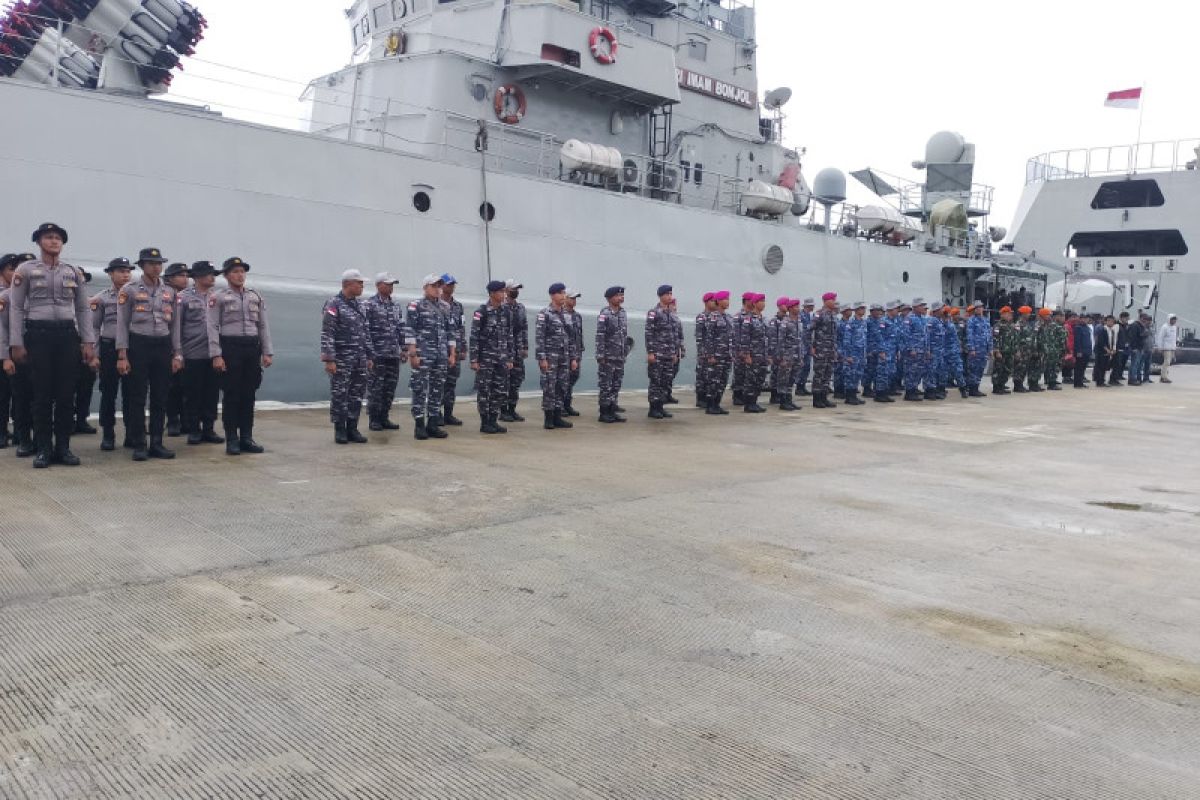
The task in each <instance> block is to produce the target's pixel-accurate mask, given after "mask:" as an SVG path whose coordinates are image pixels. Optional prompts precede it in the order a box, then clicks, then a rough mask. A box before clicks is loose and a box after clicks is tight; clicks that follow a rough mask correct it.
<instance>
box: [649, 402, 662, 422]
mask: <svg viewBox="0 0 1200 800" xmlns="http://www.w3.org/2000/svg"><path fill="white" fill-rule="evenodd" d="M646 416H647V417H649V418H650V419H666V418H667V417H666V414H664V413H663V410H662V404H661V403H651V404H650V413H648V414H647V415H646Z"/></svg>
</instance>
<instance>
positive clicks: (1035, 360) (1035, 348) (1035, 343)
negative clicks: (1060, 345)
mask: <svg viewBox="0 0 1200 800" xmlns="http://www.w3.org/2000/svg"><path fill="white" fill-rule="evenodd" d="M1031 310H1032V309H1031ZM1043 311H1044V312H1045V313H1044V314H1043V313H1042V312H1043ZM1049 321H1050V309H1048V308H1040V309H1038V312H1037V314H1036V315H1035V316H1033V317H1031V318H1030V320H1029V327H1030V329H1031V330H1032V331H1033V333H1032V334H1026V336H1027V339H1028V340H1027V341H1024V342H1023V344H1024V345H1025V358H1026V361H1025V376H1026V378H1027V379H1028V386H1029V391H1031V392H1041V391H1044V390H1043V389H1042V387H1041V386H1040V385H1039V383H1040V381H1041V380H1042V370H1043V369H1044V366H1043V362H1044V360H1045V353H1044V348H1045V329H1046V323H1048V322H1049Z"/></svg>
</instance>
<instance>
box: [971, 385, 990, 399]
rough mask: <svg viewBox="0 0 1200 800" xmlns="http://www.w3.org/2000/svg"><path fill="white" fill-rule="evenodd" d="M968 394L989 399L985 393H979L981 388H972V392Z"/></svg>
mask: <svg viewBox="0 0 1200 800" xmlns="http://www.w3.org/2000/svg"><path fill="white" fill-rule="evenodd" d="M968 394H969V396H971V397H987V395H986V394H984V393H983V392H981V391H979V386H972V387H971V391H970V392H969V393H968Z"/></svg>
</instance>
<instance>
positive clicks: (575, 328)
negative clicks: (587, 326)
mask: <svg viewBox="0 0 1200 800" xmlns="http://www.w3.org/2000/svg"><path fill="white" fill-rule="evenodd" d="M567 319H568V321H569V322H570V323H571V338H572V339H574V344H575V369H573V370H571V381H570V383H569V384H568V385H567V401H566V408H568V409H571V410H574V405H573V402H574V399H575V384H577V383H579V372H580V367H581V366H582V364H583V351H584V349H585V348H584V346H583V315H582V314H580V313H579V312H578V311H576V310H575V309H573V308H572V309H570V310H568V311H567Z"/></svg>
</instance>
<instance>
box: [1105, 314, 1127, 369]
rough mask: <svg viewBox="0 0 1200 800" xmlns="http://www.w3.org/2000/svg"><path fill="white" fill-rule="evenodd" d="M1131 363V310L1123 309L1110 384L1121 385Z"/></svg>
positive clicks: (1118, 323)
mask: <svg viewBox="0 0 1200 800" xmlns="http://www.w3.org/2000/svg"><path fill="white" fill-rule="evenodd" d="M1127 363H1129V312H1128V311H1122V312H1121V316H1120V317H1118V318H1117V350H1116V355H1115V356H1114V357H1113V363H1112V372H1111V373H1110V374H1109V376H1108V383H1109V385H1110V386H1120V385H1121V381H1122V380H1123V378H1124V375H1125V365H1126V364H1127Z"/></svg>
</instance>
